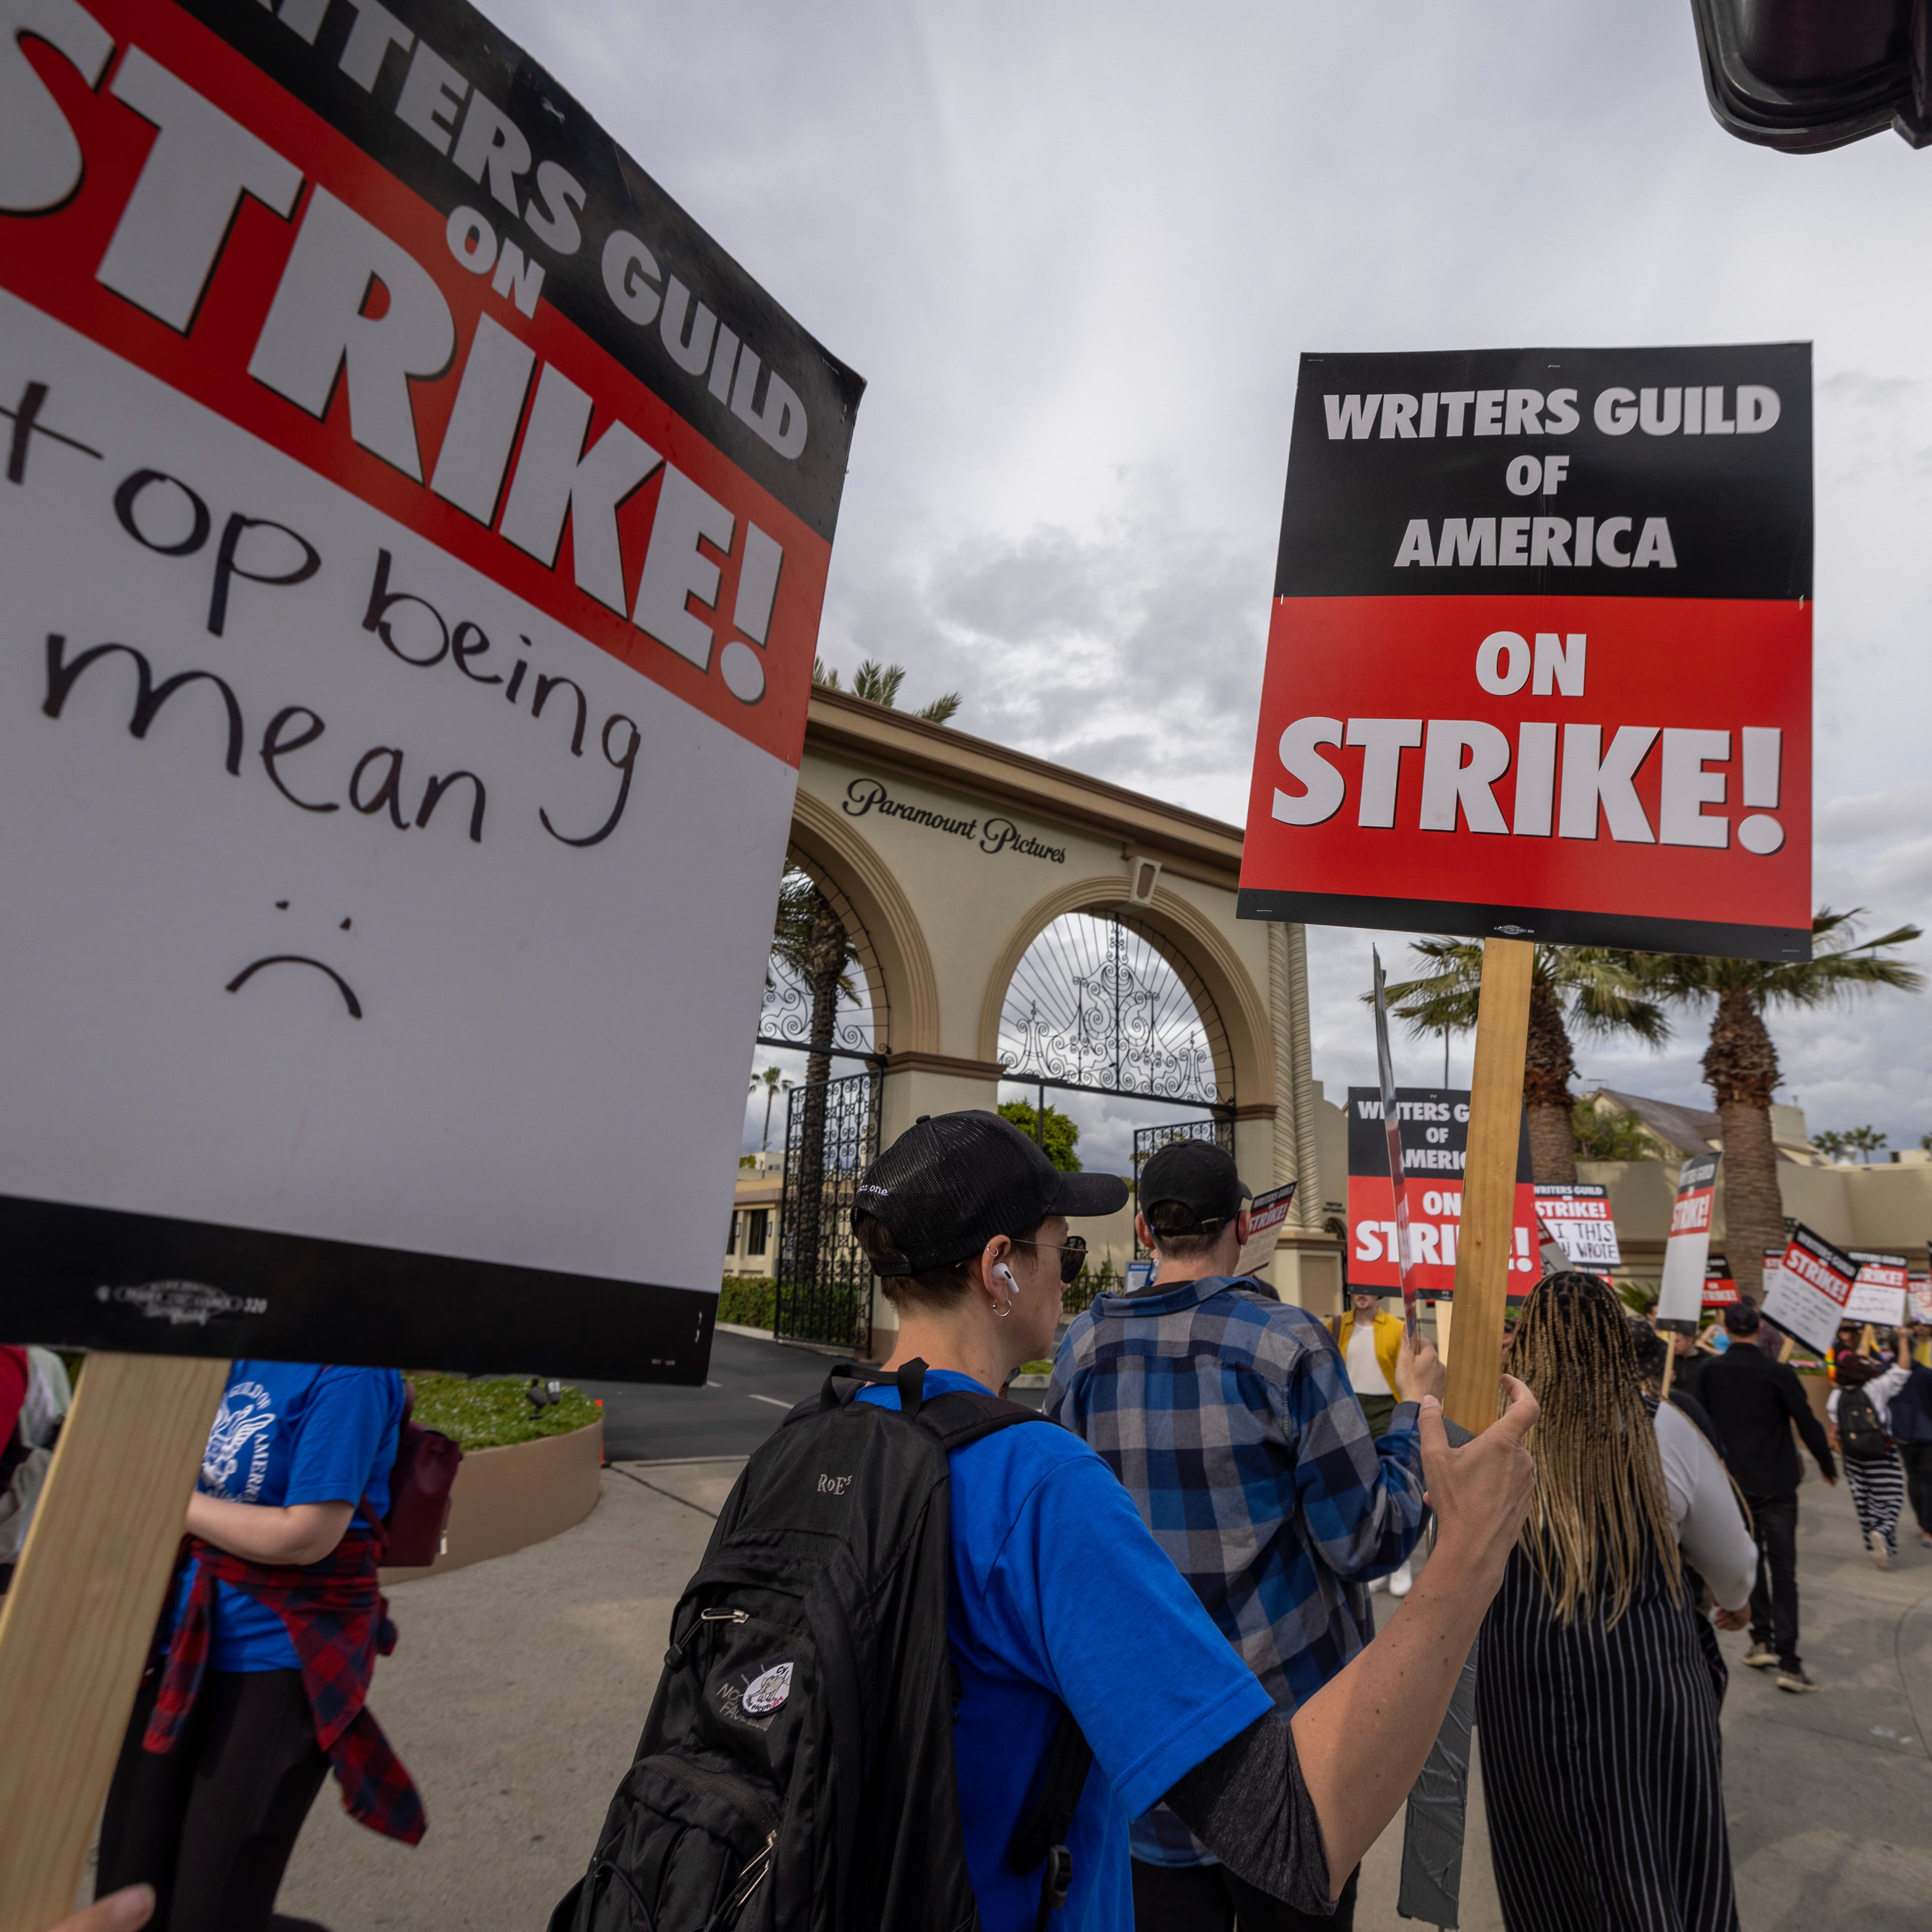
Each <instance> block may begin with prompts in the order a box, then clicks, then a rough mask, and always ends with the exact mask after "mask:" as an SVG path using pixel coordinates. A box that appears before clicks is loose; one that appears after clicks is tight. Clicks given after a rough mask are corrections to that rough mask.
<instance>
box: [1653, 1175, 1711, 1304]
mask: <svg viewBox="0 0 1932 1932" xmlns="http://www.w3.org/2000/svg"><path fill="white" fill-rule="evenodd" d="M1722 1159H1723V1156H1722V1155H1721V1154H1699V1155H1698V1156H1697V1157H1696V1158H1695V1159H1694V1160H1687V1161H1686V1162H1685V1163H1684V1165H1683V1166H1682V1168H1681V1169H1679V1171H1678V1175H1677V1198H1676V1199H1675V1200H1674V1201H1673V1202H1672V1203H1671V1204H1670V1234H1669V1235H1668V1236H1667V1238H1666V1239H1665V1241H1664V1280H1663V1282H1662V1283H1661V1285H1660V1286H1659V1287H1658V1295H1657V1319H1658V1322H1660V1323H1664V1322H1668V1323H1670V1324H1671V1325H1675V1326H1686V1327H1691V1328H1694V1327H1696V1325H1697V1317H1698V1314H1699V1313H1700V1310H1702V1309H1703V1305H1704V1278H1705V1274H1706V1267H1705V1265H1706V1262H1708V1261H1709V1259H1710V1254H1711V1217H1712V1212H1713V1210H1714V1208H1715V1204H1716V1200H1717V1187H1718V1163H1719V1162H1720V1161H1721V1160H1722Z"/></svg>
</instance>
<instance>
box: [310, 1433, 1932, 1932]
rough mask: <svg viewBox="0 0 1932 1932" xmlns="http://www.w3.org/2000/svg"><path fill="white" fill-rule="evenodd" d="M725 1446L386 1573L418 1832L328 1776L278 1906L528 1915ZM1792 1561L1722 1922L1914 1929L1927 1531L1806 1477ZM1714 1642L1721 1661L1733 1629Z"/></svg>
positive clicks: (1368, 1894) (609, 1748) (730, 1465)
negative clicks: (1811, 1679) (356, 1814)
mask: <svg viewBox="0 0 1932 1932" xmlns="http://www.w3.org/2000/svg"><path fill="white" fill-rule="evenodd" d="M741 1466H742V1464H741V1462H740V1461H739V1460H738V1459H736V1458H721V1459H717V1460H697V1461H692V1462H685V1463H645V1464H638V1463H632V1464H626V1465H621V1466H617V1467H616V1468H613V1469H607V1470H606V1471H605V1472H604V1476H603V1481H602V1492H601V1497H600V1499H599V1502H598V1507H597V1508H596V1509H595V1511H593V1512H592V1514H591V1516H590V1517H589V1519H588V1520H586V1522H584V1523H582V1524H580V1525H579V1526H577V1528H576V1529H573V1530H571V1531H569V1532H567V1533H566V1534H565V1535H562V1536H560V1537H558V1538H555V1539H554V1540H553V1541H551V1542H549V1543H546V1544H539V1545H538V1546H537V1547H535V1548H534V1549H531V1550H521V1551H519V1552H518V1553H517V1554H516V1555H514V1556H505V1557H499V1558H498V1559H496V1560H495V1561H494V1562H489V1563H485V1564H481V1565H477V1566H476V1567H475V1568H472V1569H469V1570H460V1571H455V1572H454V1573H452V1574H451V1575H449V1576H447V1577H428V1578H425V1579H424V1580H422V1581H420V1582H418V1583H405V1584H402V1585H401V1586H398V1588H397V1589H396V1590H395V1592H393V1593H392V1610H393V1611H394V1613H395V1618H396V1621H397V1623H398V1625H399V1627H400V1628H401V1633H402V1636H401V1643H400V1645H399V1646H398V1650H397V1652H396V1655H395V1656H394V1657H392V1658H388V1659H386V1661H384V1662H383V1664H382V1665H381V1666H380V1668H379V1670H378V1671H377V1677H376V1688H375V1694H374V1699H373V1700H372V1702H373V1705H374V1709H375V1710H376V1711H377V1713H378V1715H380V1718H381V1719H382V1721H383V1726H384V1728H385V1729H386V1730H387V1731H388V1732H389V1736H390V1737H391V1739H392V1740H393V1742H395V1745H396V1748H397V1749H398V1751H399V1752H400V1753H401V1756H402V1757H403V1760H404V1763H407V1765H408V1766H409V1767H410V1770H411V1771H412V1772H413V1773H414V1775H415V1776H416V1781H417V1782H418V1784H419V1785H420V1786H421V1787H422V1791H423V1795H424V1799H425V1803H426V1805H427V1806H428V1813H429V1821H430V1829H429V1833H428V1837H427V1838H426V1839H425V1841H424V1843H422V1845H421V1846H419V1847H418V1848H416V1849H414V1850H410V1849H407V1848H406V1847H404V1846H398V1845H395V1844H392V1843H389V1842H388V1841H386V1840H383V1839H380V1838H377V1837H376V1836H374V1834H372V1833H371V1832H366V1831H365V1830H363V1829H362V1827H361V1826H357V1825H356V1824H353V1823H351V1822H350V1820H349V1819H348V1818H347V1817H346V1816H345V1815H344V1814H343V1812H342V1811H341V1808H340V1805H339V1804H338V1802H336V1798H335V1786H334V1785H333V1784H330V1785H329V1786H328V1787H326V1788H325V1790H324V1792H323V1796H322V1797H321V1798H320V1799H318V1800H317V1805H316V1808H315V1811H314V1813H313V1814H311V1818H310V1821H309V1824H308V1829H307V1830H306V1831H305V1832H304V1834H303V1837H302V1843H301V1845H300V1846H299V1847H298V1849H297V1851H296V1858H295V1862H294V1864H293V1866H292V1867H291V1868H290V1873H289V1877H288V1880H287V1883H286V1884H285V1885H284V1887H283V1891H282V1898H281V1909H282V1910H283V1911H284V1912H287V1913H289V1914H290V1915H299V1916H302V1917H305V1918H313V1919H316V1920H318V1921H321V1922H322V1923H323V1924H326V1925H327V1926H329V1927H331V1928H332V1932H377V1928H389V1927H404V1928H408V1932H467V1928H472V1927H474V1928H477V1932H541V1927H543V1925H544V1921H545V1919H546V1918H547V1915H548V1913H549V1911H550V1907H551V1906H552V1905H553V1903H555V1902H556V1900H557V1898H558V1897H559V1896H560V1895H561V1894H562V1893H563V1891H565V1889H566V1888H568V1886H569V1885H571V1883H572V1882H574V1880H575V1879H576V1877H577V1875H578V1873H580V1871H581V1870H582V1869H583V1864H584V1862H585V1861H586V1859H587V1858H588V1856H589V1852H590V1849H591V1846H592V1840H593V1838H594V1837H595V1832H596V1830H597V1826H598V1823H599V1821H600V1820H601V1818H602V1817H603V1814H604V1806H605V1805H606V1804H607V1802H608V1800H609V1799H610V1793H611V1792H612V1790H613V1789H614V1788H615V1787H616V1783H617V1781H618V1779H619V1777H620V1776H621V1775H622V1772H623V1771H624V1769H625V1766H627V1765H628V1763H630V1760H631V1751H632V1750H633V1748H634V1746H635V1745H636V1742H637V1733H638V1731H639V1730H640V1728H641V1727H642V1724H643V1718H644V1713H645V1711H646V1708H647V1706H649V1702H650V1697H651V1693H652V1688H654V1686H655V1683H656V1681H657V1675H658V1665H659V1662H660V1660H661V1657H662V1655H663V1649H664V1640H665V1634H666V1631H667V1627H668V1624H669V1621H670V1611H671V1607H672V1605H673V1603H674V1602H675V1601H676V1598H677V1596H678V1594H679V1592H680V1591H681V1590H682V1588H683V1586H684V1583H685V1580H686V1579H687V1578H688V1577H689V1575H690V1574H691V1571H692V1570H693V1569H694V1568H696V1566H697V1562H698V1559H699V1557H700V1556H701V1554H702V1553H703V1548H704V1544H705V1541H706V1538H708V1536H709V1534H710V1530H711V1514H710V1513H711V1512H712V1511H715V1510H716V1509H717V1508H718V1505H719V1504H720V1503H721V1502H722V1501H723V1499H724V1496H725V1494H726V1493H727V1490H729V1488H730V1484H731V1482H732V1480H733V1478H734V1477H735V1476H736V1473H737V1472H738V1469H739V1468H740V1467H741ZM1799 1566H1800V1569H1799V1576H1800V1585H1801V1588H1802V1592H1803V1596H1804V1628H1805V1643H1804V1648H1805V1658H1806V1661H1807V1662H1808V1664H1809V1665H1810V1667H1811V1672H1812V1674H1813V1675H1814V1676H1815V1677H1817V1679H1819V1681H1820V1685H1821V1686H1822V1688H1820V1691H1818V1692H1817V1694H1816V1695H1815V1696H1812V1697H1792V1696H1790V1695H1789V1694H1785V1693H1783V1692H1781V1691H1778V1689H1777V1688H1776V1686H1775V1683H1774V1682H1772V1679H1771V1678H1770V1677H1769V1676H1766V1675H1765V1674H1764V1673H1760V1672H1758V1671H1751V1670H1743V1669H1742V1668H1734V1669H1733V1673H1732V1678H1731V1688H1730V1696H1729V1697H1728V1698H1727V1700H1726V1706H1725V1714H1724V1736H1725V1773H1726V1785H1727V1796H1728V1800H1729V1808H1730V1822H1731V1837H1732V1846H1733V1855H1734V1858H1735V1861H1736V1867H1737V1874H1738V1890H1739V1909H1740V1913H1741V1916H1742V1922H1743V1924H1744V1927H1745V1932H1823V1928H1827V1927H1839V1926H1852V1925H1855V1926H1857V1927H1859V1928H1860V1932H1918V1928H1920V1927H1924V1926H1925V1925H1926V1924H1928V1923H1932V1829H1928V1825H1932V1749H1928V1742H1927V1736H1928V1733H1927V1725H1928V1724H1932V1551H1928V1550H1924V1549H1923V1548H1921V1547H1920V1546H1919V1545H1918V1543H1917V1541H1916V1538H1913V1539H1912V1542H1911V1544H1910V1546H1909V1547H1908V1548H1906V1550H1904V1551H1903V1553H1902V1554H1901V1556H1900V1560H1899V1562H1898V1564H1897V1566H1896V1567H1895V1568H1893V1569H1892V1570H1891V1571H1887V1572H1885V1573H1882V1574H1881V1573H1880V1572H1879V1571H1875V1570H1874V1569H1873V1568H1872V1567H1871V1565H1870V1562H1869V1561H1868V1560H1867V1559H1866V1558H1865V1557H1864V1555H1863V1554H1862V1547H1861V1544H1860V1543H1859V1541H1858V1532H1857V1526H1856V1524H1855V1521H1854V1520H1853V1517H1852V1508H1851V1502H1850V1499H1849V1497H1848V1496H1847V1495H1846V1493H1845V1491H1844V1490H1843V1488H1842V1487H1841V1488H1839V1489H1838V1490H1826V1489H1825V1488H1824V1487H1823V1486H1822V1485H1821V1484H1819V1483H1817V1481H1811V1482H1810V1483H1808V1484H1807V1485H1806V1487H1805V1492H1804V1506H1803V1508H1802V1511H1801V1515H1800V1523H1799ZM1377 1601H1378V1603H1379V1604H1386V1599H1385V1598H1378V1599H1377ZM1385 1614H1386V1611H1385ZM1723 1641H1724V1646H1725V1649H1726V1652H1727V1655H1729V1656H1730V1658H1732V1659H1733V1661H1734V1663H1735V1660H1736V1658H1739V1657H1741V1656H1742V1655H1743V1649H1744V1641H1745V1640H1744V1639H1743V1638H1742V1637H1726V1638H1724V1640H1723ZM1914 1696H1916V1698H1917V1700H1918V1703H1917V1706H1916V1708H1915V1706H1914V1704H1913V1701H1912V1700H1913V1698H1914ZM1921 1716H1922V1718H1924V1720H1925V1721H1926V1722H1923V1723H1922V1722H1921ZM1401 1836H1402V1827H1401V1823H1400V1819H1398V1820H1397V1823H1396V1824H1395V1825H1394V1826H1392V1827H1391V1829H1390V1831H1389V1832H1388V1833H1386V1834H1385V1836H1384V1838H1383V1839H1382V1841H1381V1842H1380V1843H1379V1844H1378V1845H1377V1846H1376V1848H1375V1849H1374V1850H1373V1852H1371V1853H1370V1856H1369V1858H1368V1859H1367V1861H1366V1862H1365V1864H1364V1870H1363V1883H1362V1896H1361V1906H1360V1909H1358V1913H1357V1915H1356V1921H1355V1922H1356V1924H1357V1925H1358V1927H1361V1928H1362V1932H1397V1927H1407V1926H1409V1925H1410V1924H1412V1921H1408V1920H1405V1919H1401V1918H1397V1915H1396V1911H1395V1897H1396V1888H1397V1875H1398V1871H1399V1867H1400V1855H1401ZM1462 1924H1463V1927H1465V1928H1466V1932H1500V1928H1501V1927H1502V1914H1501V1912H1500V1910H1499V1908H1498V1905H1497V1902H1496V1887H1495V1882H1494V1879H1493V1876H1492V1875H1491V1872H1490V1859H1489V1846H1488V1841H1487V1829H1486V1827H1485V1826H1484V1823H1483V1814H1482V1799H1481V1781H1480V1779H1479V1780H1478V1784H1477V1789H1476V1790H1475V1793H1474V1794H1473V1796H1472V1804H1471V1817H1470V1830H1469V1837H1468V1841H1467V1846H1466V1852H1465V1856H1464V1864H1463V1913H1462Z"/></svg>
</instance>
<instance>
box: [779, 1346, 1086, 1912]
mask: <svg viewBox="0 0 1932 1932" xmlns="http://www.w3.org/2000/svg"><path fill="white" fill-rule="evenodd" d="M884 1382H896V1383H897V1385H898V1391H899V1409H900V1412H901V1414H902V1415H907V1416H909V1417H911V1418H914V1419H915V1420H916V1421H918V1422H919V1424H920V1425H921V1426H922V1427H924V1428H926V1429H927V1430H930V1431H931V1432H932V1434H933V1435H935V1436H938V1439H939V1442H940V1446H941V1448H943V1449H944V1450H945V1451H946V1453H947V1454H948V1455H949V1456H950V1455H951V1454H952V1453H953V1451H954V1450H956V1449H963V1448H965V1447H966V1445H968V1443H970V1442H980V1441H982V1440H983V1439H984V1438H986V1436H992V1435H995V1434H997V1433H998V1432H999V1431H1000V1430H1002V1429H1010V1428H1012V1427H1014V1426H1015V1424H1019V1423H1022V1422H1045V1421H1046V1420H1047V1418H1046V1417H1045V1416H1044V1415H1042V1414H1041V1413H1040V1411H1039V1410H1038V1409H1028V1407H1027V1406H1025V1403H1017V1402H1003V1401H1002V1400H1001V1399H1000V1398H999V1397H998V1396H996V1395H988V1394H986V1392H985V1391H984V1390H982V1389H949V1390H947V1391H945V1392H944V1393H943V1394H939V1395H935V1396H929V1395H927V1394H926V1364H925V1363H924V1362H922V1361H917V1360H914V1361H910V1362H907V1364H905V1365H904V1367H902V1368H901V1369H900V1370H898V1372H897V1373H896V1374H895V1375H890V1376H889V1375H886V1374H885V1373H883V1372H882V1371H881V1370H877V1369H875V1368H873V1367H871V1365H870V1364H868V1363H865V1362H838V1363H835V1364H833V1365H832V1370H831V1372H830V1373H829V1374H828V1375H827V1376H826V1378H825V1386H824V1388H823V1389H822V1390H820V1392H819V1397H818V1401H817V1409H818V1410H819V1411H820V1412H823V1411H824V1410H826V1409H837V1408H838V1407H840V1406H841V1405H842V1404H844V1403H849V1402H850V1400H852V1398H853V1397H854V1396H855V1395H856V1394H858V1393H859V1390H860V1389H861V1388H863V1387H865V1386H866V1385H868V1384H869V1385H877V1384H880V1383H884ZM802 1408H803V1406H802V1405H801V1406H800V1409H799V1410H794V1411H793V1414H794V1415H797V1414H799V1413H800V1412H801V1411H802ZM1093 1763H1094V1750H1093V1747H1092V1746H1091V1745H1089V1744H1088V1742H1087V1740H1086V1739H1085V1737H1084V1736H1082V1734H1081V1730H1080V1727H1079V1724H1076V1722H1075V1721H1074V1718H1073V1712H1070V1711H1063V1712H1061V1718H1060V1728H1059V1730H1058V1731H1056V1732H1055V1734H1054V1739H1053V1748H1052V1751H1049V1753H1048V1754H1047V1760H1046V1778H1044V1780H1043V1781H1042V1783H1041V1785H1040V1796H1039V1797H1038V1798H1037V1799H1035V1800H1034V1805H1033V1808H1032V1810H1031V1811H1029V1812H1028V1814H1027V1815H1026V1816H1025V1817H1024V1818H1022V1820H1020V1822H1019V1826H1018V1827H1017V1828H1016V1830H1015V1831H1014V1833H1013V1839H1012V1842H1011V1843H1010V1844H1009V1845H1008V1846H1007V1863H1008V1864H1010V1866H1011V1867H1013V1870H1014V1871H1015V1872H1016V1873H1018V1874H1019V1876H1021V1877H1022V1878H1024V1877H1025V1876H1026V1874H1027V1873H1028V1872H1030V1871H1031V1870H1033V1869H1034V1867H1036V1866H1037V1865H1039V1864H1042V1863H1044V1864H1045V1865H1046V1870H1045V1872H1044V1873H1042V1875H1041V1878H1040V1911H1039V1914H1038V1915H1037V1917H1036V1918H1035V1919H1034V1928H1035V1932H1047V1920H1048V1918H1049V1916H1050V1915H1052V1913H1054V1912H1058V1911H1059V1910H1060V1909H1061V1908H1062V1907H1063V1906H1064V1905H1065V1904H1066V1903H1067V1888H1068V1886H1069V1885H1070V1884H1071V1883H1072V1882H1073V1854H1072V1853H1071V1852H1070V1851H1068V1849H1067V1832H1068V1831H1069V1829H1070V1828H1071V1827H1072V1826H1073V1814H1074V1813H1075V1811H1077V1810H1078V1809H1079V1804H1080V1794H1081V1793H1082V1791H1083V1790H1085V1788H1086V1784H1087V1774H1088V1771H1089V1770H1090V1769H1091V1768H1092V1766H1093Z"/></svg>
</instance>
